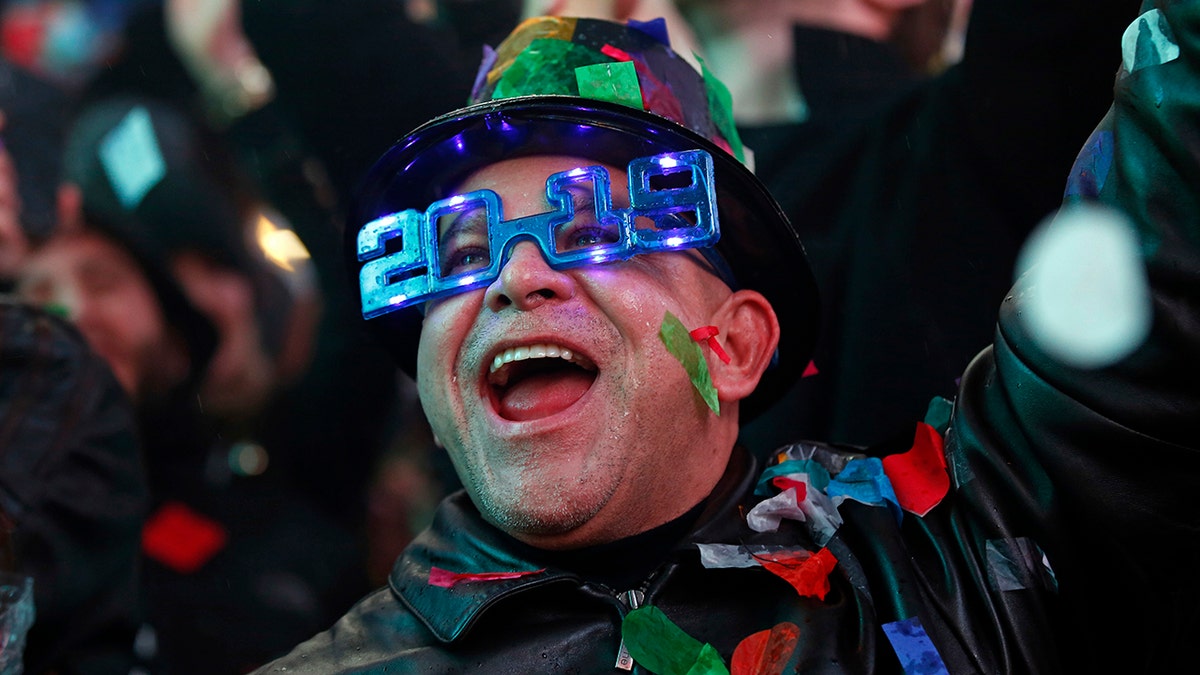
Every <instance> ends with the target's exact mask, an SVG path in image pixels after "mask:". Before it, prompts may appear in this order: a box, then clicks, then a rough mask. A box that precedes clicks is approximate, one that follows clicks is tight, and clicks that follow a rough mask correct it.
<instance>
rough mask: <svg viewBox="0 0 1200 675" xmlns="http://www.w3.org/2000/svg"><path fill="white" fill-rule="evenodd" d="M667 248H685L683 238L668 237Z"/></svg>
mask: <svg viewBox="0 0 1200 675" xmlns="http://www.w3.org/2000/svg"><path fill="white" fill-rule="evenodd" d="M667 246H670V247H671V248H679V247H680V246H683V237H667Z"/></svg>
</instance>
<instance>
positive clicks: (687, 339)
mask: <svg viewBox="0 0 1200 675" xmlns="http://www.w3.org/2000/svg"><path fill="white" fill-rule="evenodd" d="M658 337H659V339H661V340H662V342H663V344H664V345H666V347H667V351H669V352H671V356H674V357H675V359H676V360H678V361H679V363H680V364H681V365H682V366H683V369H684V370H685V371H687V374H688V379H690V380H691V381H692V386H693V387H695V388H696V391H697V392H699V393H700V397H701V398H702V399H704V402H705V403H707V404H708V407H709V408H711V409H712V411H713V413H715V414H717V415H720V414H721V403H720V401H718V400H717V388H716V387H715V386H714V385H713V382H712V375H710V374H709V372H708V362H707V361H705V360H704V352H703V351H701V349H700V345H698V344H696V343H695V342H693V341H692V338H691V336H690V335H689V334H688V329H687V328H686V327H684V325H683V322H681V321H680V320H679V318H678V317H676V316H675V315H674V314H672V313H670V312H667V313H666V314H665V315H664V316H663V322H662V328H660V329H659V331H658Z"/></svg>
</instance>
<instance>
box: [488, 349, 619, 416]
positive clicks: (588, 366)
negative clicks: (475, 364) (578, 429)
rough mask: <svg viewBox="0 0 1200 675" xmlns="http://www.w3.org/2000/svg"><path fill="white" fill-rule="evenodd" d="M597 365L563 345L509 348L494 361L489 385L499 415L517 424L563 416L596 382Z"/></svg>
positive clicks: (494, 358) (489, 369) (491, 366)
mask: <svg viewBox="0 0 1200 675" xmlns="http://www.w3.org/2000/svg"><path fill="white" fill-rule="evenodd" d="M597 372H598V371H597V369H596V364H595V363H593V362H592V361H591V359H589V358H587V357H586V356H584V355H582V354H579V353H577V352H574V351H572V350H570V349H567V348H565V347H562V346H560V345H556V344H551V343H541V344H532V345H522V346H520V347H509V348H508V349H505V350H503V351H501V352H499V353H498V354H496V356H495V357H493V359H492V363H491V365H490V366H489V367H488V375H487V383H488V387H489V388H490V390H491V394H492V400H493V402H494V403H495V407H496V412H497V413H498V414H499V415H500V417H502V418H504V419H506V420H511V421H514V422H526V421H529V420H535V419H541V418H543V417H549V416H551V415H554V414H556V413H559V412H561V411H563V410H566V409H567V408H569V407H571V406H572V405H574V404H575V402H576V401H578V400H579V399H581V398H583V395H584V394H586V393H587V391H588V389H590V388H591V387H592V383H593V382H595V381H596V374H597Z"/></svg>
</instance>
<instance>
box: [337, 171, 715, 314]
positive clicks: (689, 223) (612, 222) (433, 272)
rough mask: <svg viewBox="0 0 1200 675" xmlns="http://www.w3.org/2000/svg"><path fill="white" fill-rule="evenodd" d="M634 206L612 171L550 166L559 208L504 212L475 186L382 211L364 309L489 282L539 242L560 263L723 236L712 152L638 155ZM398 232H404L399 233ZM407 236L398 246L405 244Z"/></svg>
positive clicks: (701, 243)
mask: <svg viewBox="0 0 1200 675" xmlns="http://www.w3.org/2000/svg"><path fill="white" fill-rule="evenodd" d="M628 176H629V203H630V206H629V208H614V207H613V204H612V187H611V185H610V183H609V175H608V171H607V170H606V169H605V168H604V167H601V166H589V167H583V168H578V169H572V170H570V171H563V172H560V173H556V174H553V175H551V176H550V177H549V178H547V179H546V200H547V203H548V204H550V206H551V209H552V210H550V211H547V212H546V213H539V214H536V215H532V216H526V217H524V218H518V219H515V220H504V213H503V205H502V203H501V200H500V196H499V195H497V194H496V193H495V192H493V191H491V190H476V191H474V192H468V193H466V194H462V195H456V196H453V197H449V198H447V199H441V200H438V201H436V202H434V203H433V204H430V205H429V208H427V209H425V211H424V212H421V211H417V210H415V209H408V210H405V211H400V212H398V213H391V214H388V215H386V216H383V217H380V218H376V219H375V220H372V221H371V222H369V223H367V224H366V225H364V226H363V227H362V229H360V230H359V231H358V240H357V251H358V259H359V261H360V262H363V263H364V264H363V266H362V268H361V269H360V270H359V277H358V278H359V287H360V289H361V292H362V310H363V316H364V317H366V318H368V319H370V318H373V317H377V316H380V315H383V314H387V313H388V312H393V311H396V310H398V309H402V308H404V307H409V306H412V305H415V304H418V303H423V302H426V301H428V300H433V299H436V298H441V297H445V296H448V295H453V294H455V293H463V292H465V291H469V290H472V289H475V288H479V287H481V286H485V285H487V284H490V283H491V282H492V281H494V280H495V279H496V277H498V276H499V275H500V269H501V268H502V267H503V265H504V263H505V261H506V259H507V256H508V254H509V252H510V251H511V250H512V247H513V246H515V245H516V244H517V242H519V241H521V240H528V241H532V242H535V243H536V244H537V245H538V246H539V247H540V248H541V251H542V255H543V256H544V257H545V259H546V261H547V263H548V264H549V265H550V267H552V268H554V269H556V270H562V269H567V268H570V267H577V266H579V265H594V264H600V263H605V262H611V261H614V260H627V259H629V258H631V257H633V256H635V255H641V254H643V253H660V252H664V251H674V250H679V249H686V248H705V247H709V246H712V245H713V244H715V243H716V242H717V240H718V239H719V238H720V236H721V232H720V228H719V226H718V223H717V209H716V204H717V199H716V192H715V188H714V186H713V163H712V157H711V156H710V155H709V154H708V153H707V152H705V151H703V150H689V151H686V152H671V153H665V154H661V155H654V156H652V157H640V158H638V159H635V160H633V161H632V162H630V163H629V167H628ZM397 240H398V241H397ZM397 244H398V246H397Z"/></svg>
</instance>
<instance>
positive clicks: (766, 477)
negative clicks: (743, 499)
mask: <svg viewBox="0 0 1200 675" xmlns="http://www.w3.org/2000/svg"><path fill="white" fill-rule="evenodd" d="M795 473H803V474H807V475H808V481H807V483H808V486H809V487H810V488H811V489H813V490H820V491H824V490H825V488H826V487H828V486H829V471H827V470H826V469H825V467H823V466H821V465H820V464H819V463H817V462H816V461H815V460H811V459H803V460H800V459H792V460H788V461H786V462H781V463H779V464H776V465H775V466H772V467H770V468H768V469H767V470H766V471H763V472H762V475H761V476H759V478H758V484H757V485H755V487H754V494H756V495H760V496H766V495H770V494H772V493H773V492H774V491H775V486H773V485H772V484H771V479H772V478H774V477H776V476H788V475H791V474H795Z"/></svg>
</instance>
